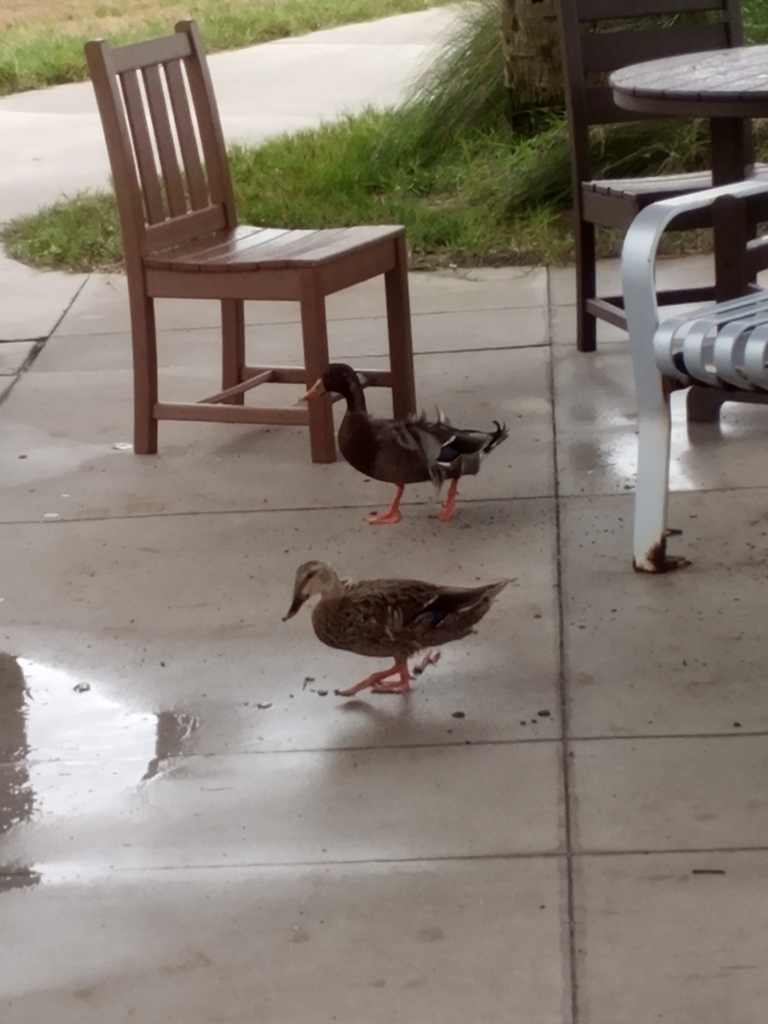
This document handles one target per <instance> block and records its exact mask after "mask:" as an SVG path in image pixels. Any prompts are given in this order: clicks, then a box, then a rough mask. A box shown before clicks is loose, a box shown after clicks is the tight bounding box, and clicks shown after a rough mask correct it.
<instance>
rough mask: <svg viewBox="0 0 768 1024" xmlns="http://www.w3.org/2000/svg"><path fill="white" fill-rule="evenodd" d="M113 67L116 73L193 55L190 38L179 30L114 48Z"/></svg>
mask: <svg viewBox="0 0 768 1024" xmlns="http://www.w3.org/2000/svg"><path fill="white" fill-rule="evenodd" d="M111 52H112V61H113V64H112V68H113V71H114V73H115V74H116V75H122V74H123V72H124V71H140V70H141V69H142V68H147V67H150V66H151V65H152V64H164V63H165V61H168V60H183V59H186V58H187V57H189V56H191V53H192V48H191V46H190V43H189V39H188V38H187V37H186V36H185V35H183V34H182V33H179V32H177V33H176V34H175V35H172V36H161V37H160V38H159V39H146V40H144V41H143V42H141V43H127V44H126V45H125V46H116V47H114V48H113V49H112V50H111Z"/></svg>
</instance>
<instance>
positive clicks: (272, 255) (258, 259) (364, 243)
mask: <svg viewBox="0 0 768 1024" xmlns="http://www.w3.org/2000/svg"><path fill="white" fill-rule="evenodd" d="M402 234H404V228H403V227H402V226H399V225H375V226H361V227H357V226H356V227H347V228H326V229H322V230H291V229H283V228H263V227H254V226H251V225H248V224H241V225H239V226H238V227H236V228H231V229H228V230H224V231H216V232H213V233H212V234H210V235H208V236H207V237H205V238H202V239H195V240H194V241H192V242H187V243H185V244H183V245H180V246H174V247H171V248H168V249H162V250H160V251H158V252H153V253H150V254H149V255H147V256H145V257H144V266H145V267H147V268H148V269H151V270H174V271H182V272H183V271H189V272H190V273H204V272H206V271H208V272H211V273H216V272H227V271H232V272H240V271H242V272H246V271H257V270H284V269H286V268H291V269H300V268H302V267H307V268H312V267H318V266H321V265H323V264H327V263H330V262H332V261H333V260H335V259H338V258H341V257H347V256H349V255H350V254H353V253H355V252H356V251H362V250H364V249H367V248H368V247H369V246H371V245H378V244H380V243H381V242H383V241H386V240H387V239H390V238H391V239H393V240H394V239H396V238H398V237H399V236H400V235H402Z"/></svg>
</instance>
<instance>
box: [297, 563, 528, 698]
mask: <svg viewBox="0 0 768 1024" xmlns="http://www.w3.org/2000/svg"><path fill="white" fill-rule="evenodd" d="M509 582H510V580H499V581H498V582H497V583H487V584H485V586H482V587H439V586H436V585H435V584H433V583H423V582H422V581H421V580H361V581H360V582H359V583H352V582H350V581H349V580H341V579H339V577H338V576H337V575H336V573H335V572H334V571H333V569H331V567H330V566H329V565H325V563H324V562H305V563H304V565H301V566H299V569H298V571H297V573H296V583H295V585H294V588H293V600H292V602H291V607H290V608H289V609H288V614H287V615H286V616H285V617H284V618H283V622H285V621H286V619H290V618H291V617H292V616H294V615H295V614H296V612H297V611H298V610H299V608H301V606H302V605H303V604H304V602H305V601H306V600H307V599H308V598H309V597H312V595H313V594H320V600H319V601H318V603H317V604H316V605H315V607H314V608H313V609H312V626H313V628H314V630H315V634H316V635H317V638H318V640H321V641H322V642H323V643H324V644H327V646H328V647H336V648H338V649H339V650H342V651H351V652H352V653H353V654H364V655H366V656H367V657H369V658H386V657H392V658H394V659H395V664H394V665H393V667H392V668H389V669H385V670H384V671H382V672H374V673H373V675H370V676H368V677H367V678H366V679H363V681H362V682H360V683H357V684H356V685H355V686H350V687H349V688H348V689H346V690H337V691H336V693H337V694H339V696H341V697H351V696H352V695H353V694H355V693H358V692H359V691H360V690H365V689H366V688H367V687H371V688H372V690H373V692H374V693H406V692H407V691H408V690H410V688H411V686H410V681H411V678H412V677H411V675H410V674H409V672H408V658H409V657H410V656H411V655H414V654H417V653H418V652H419V651H423V650H424V649H425V648H429V647H437V646H439V645H440V644H447V643H450V641H451V640H461V638H462V637H465V636H468V635H469V634H470V633H472V632H473V629H472V627H473V626H475V625H476V624H477V623H478V622H479V621H480V619H482V617H483V616H484V615H485V613H486V612H487V611H488V609H489V608H490V607H491V604H492V602H493V599H494V598H495V597H496V595H497V594H498V593H499V592H500V591H502V590H503V589H504V587H505V586H506V585H507V583H509ZM394 675H397V676H398V677H399V678H397V679H396V680H394V681H393V682H391V683H385V682H384V680H385V679H388V678H389V677H390V676H394Z"/></svg>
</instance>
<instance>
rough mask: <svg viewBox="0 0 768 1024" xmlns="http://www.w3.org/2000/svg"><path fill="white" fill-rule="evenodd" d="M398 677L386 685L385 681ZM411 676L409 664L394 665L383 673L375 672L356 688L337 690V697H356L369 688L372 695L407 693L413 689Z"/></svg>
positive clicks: (357, 684)
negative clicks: (394, 676)
mask: <svg viewBox="0 0 768 1024" xmlns="http://www.w3.org/2000/svg"><path fill="white" fill-rule="evenodd" d="M395 673H397V675H398V676H399V677H400V678H399V679H396V680H394V682H392V683H385V682H384V680H385V679H389V678H390V676H393V675H395ZM410 679H411V677H410V675H409V674H408V663H407V662H403V664H402V665H393V666H392V668H385V669H384V670H383V671H381V672H374V673H373V674H372V675H370V676H368V677H367V678H366V679H363V680H362V682H359V683H355V685H354V686H350V687H348V688H347V689H346V690H336V691H335V693H336V696H337V697H354V695H355V694H356V693H359V692H360V691H361V690H367V689H368V688H369V687H370V689H371V692H372V693H406V692H407V691H408V690H410V688H411V684H410Z"/></svg>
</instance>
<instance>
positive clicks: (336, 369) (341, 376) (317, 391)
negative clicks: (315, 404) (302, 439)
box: [304, 363, 365, 412]
mask: <svg viewBox="0 0 768 1024" xmlns="http://www.w3.org/2000/svg"><path fill="white" fill-rule="evenodd" d="M328 392H331V393H332V394H334V395H342V396H343V397H344V398H346V400H347V408H348V409H354V410H355V411H360V412H364V411H365V395H364V393H363V385H362V384H361V383H360V378H359V377H358V375H357V374H356V373H355V371H354V370H353V369H352V367H351V366H347V364H346V363H329V364H328V366H327V367H326V368H325V371H324V372H323V375H322V377H320V378H319V379H318V380H316V381H315V383H314V384H313V385H312V387H311V388H310V389H309V391H308V392H307V393H306V395H304V399H305V400H307V399H309V398H315V397H316V396H317V395H324V394H326V393H328Z"/></svg>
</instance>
